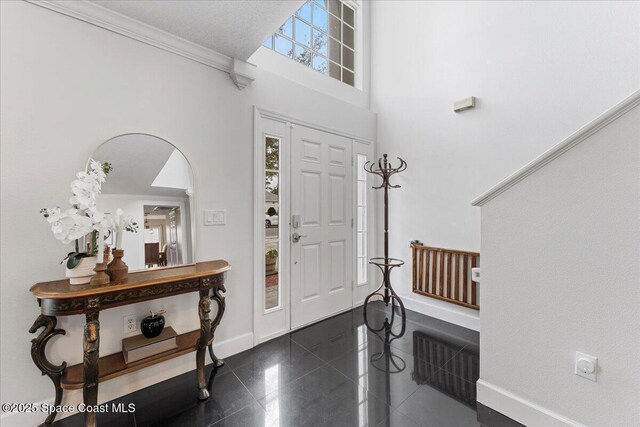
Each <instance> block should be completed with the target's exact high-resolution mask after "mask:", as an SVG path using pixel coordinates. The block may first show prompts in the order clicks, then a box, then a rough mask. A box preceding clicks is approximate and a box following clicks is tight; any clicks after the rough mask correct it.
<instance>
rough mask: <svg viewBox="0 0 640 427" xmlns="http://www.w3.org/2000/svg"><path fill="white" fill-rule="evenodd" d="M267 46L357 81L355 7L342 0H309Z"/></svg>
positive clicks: (337, 76)
mask: <svg viewBox="0 0 640 427" xmlns="http://www.w3.org/2000/svg"><path fill="white" fill-rule="evenodd" d="M263 44H264V46H265V47H266V48H268V49H273V50H275V51H276V52H278V53H280V54H282V55H284V56H286V57H289V58H291V59H293V60H294V61H296V62H299V63H301V64H303V65H306V66H307V67H310V68H313V69H314V70H316V71H319V72H321V73H322V74H327V75H329V76H331V77H333V78H334V79H337V80H340V81H342V82H344V83H346V84H348V85H351V86H354V85H355V10H354V9H353V8H351V7H349V6H347V5H346V4H345V3H343V2H342V1H340V0H310V1H308V2H306V3H305V4H304V5H303V6H302V7H301V8H300V9H298V11H297V12H296V14H295V15H293V16H292V17H291V18H289V19H287V21H286V22H285V23H284V24H282V26H281V27H280V28H279V29H278V31H277V32H276V33H275V34H274V35H272V36H271V37H269V38H268V39H267V40H265V41H264V43H263Z"/></svg>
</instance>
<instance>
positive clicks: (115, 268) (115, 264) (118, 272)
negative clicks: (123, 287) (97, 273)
mask: <svg viewBox="0 0 640 427" xmlns="http://www.w3.org/2000/svg"><path fill="white" fill-rule="evenodd" d="M123 256H124V249H114V250H113V260H112V261H111V262H110V263H109V266H108V267H107V274H108V275H109V277H111V281H112V282H119V281H121V280H126V279H127V277H128V276H129V267H128V266H127V264H125V263H124V261H123V260H122V257H123Z"/></svg>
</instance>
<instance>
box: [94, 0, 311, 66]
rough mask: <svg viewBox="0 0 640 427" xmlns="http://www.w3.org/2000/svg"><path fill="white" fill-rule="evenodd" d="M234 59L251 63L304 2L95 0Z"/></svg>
mask: <svg viewBox="0 0 640 427" xmlns="http://www.w3.org/2000/svg"><path fill="white" fill-rule="evenodd" d="M93 3H96V4H98V5H100V6H102V7H105V8H107V9H111V10H113V11H115V12H118V13H120V14H122V15H125V16H127V17H129V18H133V19H136V20H138V21H140V22H143V23H145V24H147V25H151V26H153V27H156V28H159V29H161V30H163V31H166V32H167V33H170V34H173V35H175V36H178V37H181V38H183V39H185V40H188V41H190V42H192V43H195V44H197V45H200V46H203V47H205V48H208V49H211V50H214V51H216V52H219V53H222V54H224V55H227V56H230V57H232V58H238V59H242V60H246V59H248V58H249V57H250V56H251V54H252V53H253V52H255V51H256V50H257V49H258V48H259V47H260V45H261V44H262V42H263V41H264V40H265V39H266V38H267V37H268V36H269V34H271V33H273V32H275V30H277V29H278V28H279V27H280V25H282V24H283V23H284V22H285V21H286V20H287V18H288V17H289V16H291V15H293V14H294V13H295V11H296V10H298V8H300V6H302V4H303V3H304V0H262V1H234V0H183V1H175V0H165V1H161V0H148V1H130V0H129V1H123V0H93Z"/></svg>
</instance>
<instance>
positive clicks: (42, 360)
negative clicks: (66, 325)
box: [29, 314, 67, 426]
mask: <svg viewBox="0 0 640 427" xmlns="http://www.w3.org/2000/svg"><path fill="white" fill-rule="evenodd" d="M57 322H58V320H57V319H56V318H55V317H54V316H45V315H44V314H41V315H40V316H38V318H37V319H36V321H35V322H33V326H31V328H30V329H29V333H31V334H34V333H35V332H36V331H37V330H38V329H40V328H42V327H44V329H43V330H42V332H40V334H39V335H38V336H37V337H36V338H34V339H32V340H31V358H32V359H33V363H35V364H36V366H37V367H38V369H40V372H42V375H46V376H48V377H49V378H51V381H53V386H54V387H55V389H56V399H55V401H54V402H53V403H54V407H55V408H57V407H58V406H59V405H60V402H61V401H62V387H60V379H61V378H62V375H63V374H64V371H65V370H66V369H67V362H62V363H61V364H60V365H54V364H52V363H51V362H49V360H47V355H46V354H45V348H46V347H47V343H48V342H49V340H50V339H51V337H54V336H56V335H65V333H66V332H65V330H64V329H56V323H57ZM56 415H57V412H56V411H53V412H51V413H50V414H49V415H48V416H47V418H46V419H45V421H44V423H43V424H42V425H43V426H46V425H51V424H52V423H53V420H54V419H55V417H56Z"/></svg>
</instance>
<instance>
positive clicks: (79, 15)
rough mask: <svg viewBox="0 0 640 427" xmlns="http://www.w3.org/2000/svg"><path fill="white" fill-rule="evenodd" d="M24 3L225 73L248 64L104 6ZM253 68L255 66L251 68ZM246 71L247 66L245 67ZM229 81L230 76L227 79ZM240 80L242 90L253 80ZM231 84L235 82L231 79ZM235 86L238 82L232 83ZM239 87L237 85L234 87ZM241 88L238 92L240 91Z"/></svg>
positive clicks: (56, 0)
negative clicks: (235, 64)
mask: <svg viewBox="0 0 640 427" xmlns="http://www.w3.org/2000/svg"><path fill="white" fill-rule="evenodd" d="M26 1H27V2H29V3H31V4H34V5H36V6H40V7H43V8H46V9H49V10H52V11H54V12H58V13H61V14H63V15H66V16H70V17H72V18H75V19H78V20H80V21H83V22H86V23H88V24H91V25H95V26H96V27H100V28H104V29H106V30H109V31H112V32H114V33H117V34H120V35H123V36H125V37H129V38H131V39H134V40H137V41H140V42H142V43H145V44H148V45H150V46H154V47H157V48H159V49H162V50H165V51H167V52H171V53H174V54H176V55H180V56H182V57H184V58H187V59H191V60H192V61H196V62H198V63H200V64H203V65H206V66H208V67H211V68H215V69H216V70H220V71H224V72H226V73H229V74H230V75H231V73H232V72H233V69H234V62H235V61H238V62H240V63H244V64H247V65H248V66H251V65H252V64H249V63H246V62H244V61H240V60H238V59H233V58H230V57H228V56H226V55H223V54H221V53H219V52H216V51H214V50H211V49H207V48H205V47H203V46H200V45H197V44H195V43H193V42H190V41H188V40H185V39H183V38H181V37H178V36H175V35H173V34H170V33H168V32H166V31H163V30H161V29H159V28H156V27H153V26H151V25H148V24H145V23H143V22H140V21H138V20H136V19H133V18H130V17H128V16H125V15H122V14H120V13H118V12H115V11H112V10H110V9H107V8H105V7H102V6H99V5H97V4H95V3H92V2H89V1H86V0H81V1H80V0H76V1H60V0H26ZM254 67H255V66H254ZM249 68H250V67H249ZM231 77H232V78H233V76H231ZM241 78H242V84H244V86H242V88H243V87H245V86H246V85H247V84H250V83H251V82H252V81H253V79H254V78H255V77H253V78H251V79H250V81H248V80H247V79H246V78H243V77H241ZM234 82H235V79H234ZM236 84H238V83H236ZM238 87H240V85H238ZM242 88H241V89H242Z"/></svg>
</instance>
